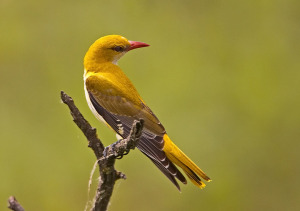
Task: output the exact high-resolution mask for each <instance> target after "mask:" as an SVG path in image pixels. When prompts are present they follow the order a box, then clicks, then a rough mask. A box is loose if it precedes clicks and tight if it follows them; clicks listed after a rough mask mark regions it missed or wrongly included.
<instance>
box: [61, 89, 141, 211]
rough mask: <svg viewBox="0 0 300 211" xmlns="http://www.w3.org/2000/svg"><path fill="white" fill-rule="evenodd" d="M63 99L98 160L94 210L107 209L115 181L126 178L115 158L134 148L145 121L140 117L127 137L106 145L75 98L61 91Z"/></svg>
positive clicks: (102, 210)
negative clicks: (118, 168)
mask: <svg viewBox="0 0 300 211" xmlns="http://www.w3.org/2000/svg"><path fill="white" fill-rule="evenodd" d="M61 99H62V101H63V102H64V103H65V104H66V105H68V107H69V109H70V112H71V115H72V117H73V121H74V122H75V123H76V124H77V126H78V127H79V128H80V129H81V131H82V132H83V133H84V135H85V136H86V138H87V140H88V143H89V144H88V146H89V147H90V148H92V150H93V151H94V154H95V156H96V158H97V160H98V166H99V172H100V180H99V184H98V188H97V192H96V196H95V200H94V201H95V203H94V205H93V208H92V210H93V211H105V210H107V206H108V203H109V200H110V197H111V195H112V192H113V188H114V184H115V181H116V180H118V179H120V178H122V179H125V178H126V176H125V174H123V173H121V172H118V171H116V170H115V168H114V164H115V160H116V159H121V158H122V157H123V155H126V154H128V153H129V151H130V150H131V149H134V148H135V147H136V145H137V143H138V141H139V138H140V136H141V134H142V130H143V125H144V121H143V120H142V119H140V120H139V121H135V122H134V123H133V125H132V129H131V131H130V134H129V136H128V137H127V138H126V139H121V140H119V141H117V142H115V143H113V144H111V145H109V146H108V147H105V148H104V145H103V144H102V142H101V141H100V139H99V138H98V136H97V133H96V129H95V128H93V127H92V126H91V125H90V124H89V123H88V122H87V121H86V120H85V118H84V117H83V115H82V114H81V113H80V111H79V110H78V108H77V107H76V106H75V104H74V101H73V99H72V98H71V97H70V96H68V95H67V94H66V93H65V92H63V91H61Z"/></svg>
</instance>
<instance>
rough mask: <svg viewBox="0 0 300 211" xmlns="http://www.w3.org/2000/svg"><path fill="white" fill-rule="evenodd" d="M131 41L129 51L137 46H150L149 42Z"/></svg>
mask: <svg viewBox="0 0 300 211" xmlns="http://www.w3.org/2000/svg"><path fill="white" fill-rule="evenodd" d="M129 43H130V47H129V49H128V51H130V50H133V49H136V48H142V47H147V46H150V45H148V44H147V43H143V42H137V41H130V40H129Z"/></svg>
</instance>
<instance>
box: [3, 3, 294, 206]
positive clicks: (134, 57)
mask: <svg viewBox="0 0 300 211" xmlns="http://www.w3.org/2000/svg"><path fill="white" fill-rule="evenodd" d="M299 10H300V7H299V1H296V0H294V1H289V0H287V1H283V0H282V1H268V0H266V1H238V0H231V1H203V0H200V1H178V0H172V1H161V0H152V1H145V0H129V1H121V0H115V1H108V0H106V1H103V0H97V1H95V0H94V1H71V0H66V1H57V0H52V1H50V0H46V1H39V0H29V1H16V0H2V1H1V2H0V14H1V18H0V27H1V36H0V68H1V71H0V80H1V83H0V96H1V101H0V117H1V118H0V127H1V132H0V168H1V170H0V204H1V208H0V209H1V210H5V202H6V200H7V199H8V197H9V196H10V195H15V196H16V197H17V198H18V200H19V201H20V202H21V203H22V204H23V206H24V207H25V208H27V209H28V210H44V211H52V210H74V211H76V210H83V209H84V206H85V203H86V201H87V200H88V197H87V185H88V179H89V174H90V171H91V169H92V166H93V164H94V161H95V158H94V155H93V153H92V151H91V150H90V149H88V148H87V143H86V141H85V138H84V136H83V135H82V133H81V132H80V130H79V129H78V128H77V127H76V126H75V124H74V123H73V122H72V120H71V117H70V115H69V111H68V109H67V108H66V106H65V105H63V104H62V103H61V102H60V98H59V97H60V90H64V91H66V92H67V93H68V94H70V95H71V96H72V97H73V98H74V100H75V102H76V104H77V105H78V107H79V108H80V109H81V111H82V112H83V114H84V115H85V117H86V118H87V119H88V120H89V121H90V122H91V124H92V125H94V126H96V127H97V128H98V132H99V135H100V137H101V139H102V140H103V142H105V144H110V143H112V142H114V141H115V137H114V134H113V133H112V132H111V131H110V130H109V129H107V128H106V127H105V126H103V125H102V124H100V123H99V122H98V121H97V120H96V119H95V118H94V116H93V115H92V114H91V112H90V111H89V108H88V106H87V104H86V102H85V97H84V92H83V81H82V75H83V66H82V60H83V56H84V54H85V52H86V50H87V49H88V47H89V46H90V44H91V43H92V42H94V40H96V39H97V38H98V37H101V36H103V35H107V34H121V35H123V36H125V37H127V38H128V39H131V40H137V41H143V42H146V43H149V44H150V45H151V47H149V48H144V49H138V50H135V51H132V52H130V53H128V55H126V56H125V57H124V58H122V59H121V61H120V62H119V65H120V66H121V67H122V69H123V70H124V71H125V72H126V73H127V75H128V76H129V77H130V78H131V79H132V81H133V82H134V84H135V85H136V87H137V89H138V90H139V92H140V94H141V95H142V96H143V98H144V99H145V101H146V102H147V103H148V104H149V106H150V107H151V108H152V110H153V111H154V112H155V113H156V115H157V116H158V117H159V118H160V120H161V121H162V123H163V124H164V125H165V127H166V128H167V130H168V133H169V135H170V137H171V138H172V139H173V141H174V142H175V143H176V144H177V145H178V146H179V147H180V148H182V150H183V151H184V152H186V154H188V155H189V156H190V157H191V158H192V159H193V160H194V161H195V162H196V163H197V164H199V166H200V167H201V168H202V169H203V170H205V172H206V173H207V174H208V175H209V176H210V177H211V178H212V180H213V181H212V182H211V183H209V184H208V185H207V187H206V188H205V189H204V190H199V189H197V188H196V187H194V186H193V185H192V184H191V183H188V185H187V186H184V185H182V193H179V192H178V191H177V190H176V188H175V187H173V185H172V184H171V183H170V182H169V181H168V180H167V179H166V178H165V177H164V175H162V174H161V173H160V172H159V171H158V170H157V169H156V167H155V166H154V165H153V164H151V162H150V161H149V160H148V159H147V158H145V157H144V156H143V155H142V154H141V153H140V152H139V151H138V150H135V151H133V152H131V153H130V154H129V155H128V156H126V157H125V158H124V159H122V160H120V161H118V162H117V169H118V170H121V171H123V172H124V173H126V175H127V177H128V179H127V180H126V181H118V182H117V184H116V189H115V191H114V194H113V197H112V200H111V205H110V210H143V211H150V210H157V211H158V210H172V211H181V210H299V209H300V203H299V195H300V192H299V186H300V184H299V176H300V172H299V168H300V167H299V166H300V156H299V147H300V144H299V143H300V112H299V110H300V54H299V53H300V50H299V49H300V44H299V37H300V13H299ZM95 183H96V176H95ZM91 195H93V193H91Z"/></svg>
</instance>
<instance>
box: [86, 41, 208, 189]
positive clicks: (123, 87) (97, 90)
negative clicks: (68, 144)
mask: <svg viewBox="0 0 300 211" xmlns="http://www.w3.org/2000/svg"><path fill="white" fill-rule="evenodd" d="M147 46H149V45H148V44H146V43H142V42H136V41H129V40H127V39H126V38H124V37H122V36H120V35H108V36H104V37H101V38H99V39H98V40H96V41H95V42H94V43H93V44H92V45H91V46H90V48H89V50H88V51H87V53H86V55H85V57H84V89H85V95H86V99H87V102H88V105H89V107H90V109H91V110H92V112H93V113H94V115H95V116H96V117H97V118H98V119H99V120H101V121H103V122H105V123H106V124H107V125H109V126H110V127H111V128H112V129H113V130H114V131H115V132H116V133H117V134H118V135H119V136H121V137H122V138H126V137H127V136H128V135H129V132H130V129H131V126H132V124H133V122H134V120H139V119H140V118H141V119H144V129H143V132H142V136H141V138H140V141H139V143H138V145H137V148H138V149H139V150H140V151H141V152H142V153H144V154H145V155H146V156H147V157H148V158H149V159H150V160H151V161H152V162H153V163H154V164H155V165H156V166H157V167H158V168H159V169H160V170H161V171H162V172H163V173H164V174H165V175H166V176H167V177H168V178H169V180H171V182H172V183H173V184H174V185H175V186H176V187H177V188H178V189H179V190H180V187H179V185H178V183H177V181H176V179H175V178H177V179H178V180H180V181H181V182H182V183H184V184H186V183H187V181H186V179H185V177H184V176H183V175H182V173H181V172H180V171H179V170H178V169H177V167H176V166H175V165H174V164H176V165H177V166H179V167H180V168H182V170H183V171H184V172H185V173H186V175H187V176H188V177H189V179H190V180H191V181H192V183H194V184H195V185H196V186H198V187H200V188H203V187H205V184H204V183H203V182H202V181H201V179H200V177H202V178H203V179H204V180H206V181H210V178H209V177H208V176H207V175H206V174H205V173H204V172H203V171H202V170H201V169H200V168H199V167H198V166H197V165H196V164H195V163H194V162H193V161H192V160H191V159H189V158H188V157H187V156H186V155H185V154H184V153H183V152H182V151H181V150H180V149H179V148H178V147H177V146H176V145H175V144H174V143H173V142H172V141H171V139H170V138H169V136H168V135H167V133H166V130H165V128H164V126H163V125H162V124H161V123H160V121H159V120H158V118H157V117H156V116H155V115H154V113H153V112H152V111H151V109H150V108H149V107H148V106H147V105H146V103H145V102H144V101H143V99H142V98H141V96H140V95H139V93H138V92H137V90H136V89H135V87H134V86H133V84H132V83H131V81H130V80H129V78H128V77H127V76H126V75H125V74H124V73H123V71H122V70H121V69H120V67H119V66H118V65H117V62H118V60H119V59H120V58H121V57H122V56H123V55H125V54H126V53H127V52H128V51H130V50H133V49H136V48H141V47H147Z"/></svg>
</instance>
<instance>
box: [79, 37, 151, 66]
mask: <svg viewBox="0 0 300 211" xmlns="http://www.w3.org/2000/svg"><path fill="white" fill-rule="evenodd" d="M147 46H149V45H148V44H146V43H143V42H137V41H130V40H127V39H126V38H125V37H122V36H120V35H107V36H104V37H101V38H99V39H98V40H96V41H95V42H94V43H93V44H92V45H91V47H90V48H89V50H88V51H87V53H86V55H85V58H84V63H85V65H86V63H87V62H91V61H93V62H96V63H101V62H112V63H114V64H117V62H118V60H119V59H120V58H121V57H122V56H123V55H125V54H126V53H127V52H128V51H130V50H133V49H136V48H141V47H147Z"/></svg>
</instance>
